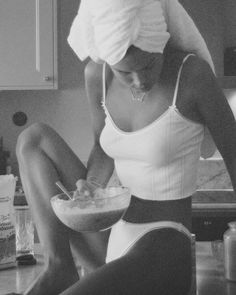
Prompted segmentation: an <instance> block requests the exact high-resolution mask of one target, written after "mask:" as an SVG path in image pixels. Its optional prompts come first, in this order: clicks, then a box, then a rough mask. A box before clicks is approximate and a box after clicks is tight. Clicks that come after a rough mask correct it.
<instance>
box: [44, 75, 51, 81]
mask: <svg viewBox="0 0 236 295" xmlns="http://www.w3.org/2000/svg"><path fill="white" fill-rule="evenodd" d="M43 80H44V81H45V82H48V81H51V80H52V78H51V77H49V76H45V77H44V78H43Z"/></svg>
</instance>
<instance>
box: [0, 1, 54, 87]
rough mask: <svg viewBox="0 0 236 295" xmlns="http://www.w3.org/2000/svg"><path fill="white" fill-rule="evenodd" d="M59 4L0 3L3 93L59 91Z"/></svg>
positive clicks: (0, 74)
mask: <svg viewBox="0 0 236 295" xmlns="http://www.w3.org/2000/svg"><path fill="white" fill-rule="evenodd" d="M57 80H58V76H57V3H56V0H0V90H4V89H6V90H7V89H57V85H58V83H57V82H58V81H57Z"/></svg>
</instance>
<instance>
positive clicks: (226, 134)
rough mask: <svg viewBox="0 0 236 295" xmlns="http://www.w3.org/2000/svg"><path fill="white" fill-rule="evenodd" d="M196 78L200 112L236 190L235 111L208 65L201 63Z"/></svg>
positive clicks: (196, 92)
mask: <svg viewBox="0 0 236 295" xmlns="http://www.w3.org/2000/svg"><path fill="white" fill-rule="evenodd" d="M194 79H195V83H194V84H193V85H196V88H195V94H196V102H197V106H198V110H199V113H200V115H201V117H202V120H203V122H204V123H205V124H206V126H207V127H208V129H209V131H210V133H211V135H212V137H213V139H214V141H215V144H216V146H217V148H218V150H219V152H220V153H221V155H222V157H223V160H224V162H225V164H226V167H227V170H228V173H229V175H230V178H231V181H232V185H233V188H234V191H235V192H236V121H235V118H234V115H233V112H232V110H231V108H230V106H229V103H228V101H227V99H226V97H225V96H224V93H223V91H222V90H221V88H220V87H219V86H218V84H217V81H216V79H215V77H214V75H213V74H212V71H211V70H210V69H209V66H208V65H206V64H204V63H203V64H202V63H201V66H200V70H199V69H198V70H197V74H196V75H195V78H194Z"/></svg>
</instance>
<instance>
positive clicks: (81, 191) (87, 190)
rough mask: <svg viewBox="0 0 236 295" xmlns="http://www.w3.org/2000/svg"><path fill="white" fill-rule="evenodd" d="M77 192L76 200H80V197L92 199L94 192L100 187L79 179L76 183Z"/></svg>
mask: <svg viewBox="0 0 236 295" xmlns="http://www.w3.org/2000/svg"><path fill="white" fill-rule="evenodd" d="M76 187H77V189H76V191H75V192H74V196H73V197H74V198H78V197H79V196H81V195H82V196H83V197H85V198H92V197H93V195H94V191H95V190H96V189H97V188H98V187H99V186H97V185H95V184H94V183H90V182H88V181H87V180H85V179H79V180H78V181H77V182H76Z"/></svg>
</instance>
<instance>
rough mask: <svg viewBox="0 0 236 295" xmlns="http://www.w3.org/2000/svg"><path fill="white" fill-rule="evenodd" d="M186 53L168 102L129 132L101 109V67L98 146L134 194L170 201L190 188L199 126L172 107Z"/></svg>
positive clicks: (194, 173)
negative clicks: (101, 113) (101, 119)
mask: <svg viewBox="0 0 236 295" xmlns="http://www.w3.org/2000/svg"><path fill="white" fill-rule="evenodd" d="M188 57H189V55H187V56H186V57H185V58H184V60H183V62H182V65H181V67H180V69H179V72H178V76H177V81H176V85H175V91H174V96H173V102H172V105H170V106H169V108H168V109H167V110H166V111H165V112H164V113H163V114H162V115H161V116H160V117H158V118H157V119H156V120H154V121H153V122H152V123H151V124H149V125H147V126H145V127H144V128H141V129H139V130H137V131H133V132H126V131H122V130H121V129H119V128H118V127H117V126H116V124H115V123H114V121H113V119H112V117H111V115H110V114H109V111H108V110H107V108H106V104H105V98H106V92H105V69H104V71H103V72H104V74H103V101H102V104H103V106H104V109H105V113H106V119H105V126H104V128H103V130H102V132H101V136H100V144H101V147H102V148H103V150H104V151H105V152H106V153H107V155H109V156H110V157H111V158H113V159H114V162H115V169H116V172H117V175H118V177H119V179H120V181H121V183H122V185H123V186H126V187H129V188H130V189H131V193H132V194H133V195H135V196H137V197H139V198H143V199H148V200H174V199H182V198H185V197H188V196H191V195H192V194H193V193H194V192H195V191H196V180H197V167H198V160H199V158H200V148H201V142H202V140H203V137H204V126H203V125H202V124H200V123H196V122H194V121H191V120H189V119H187V118H185V117H184V116H182V115H181V113H180V112H179V111H178V109H177V107H176V99H177V94H178V87H179V80H180V75H181V71H182V67H183V64H184V62H185V61H186V59H187V58H188Z"/></svg>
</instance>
